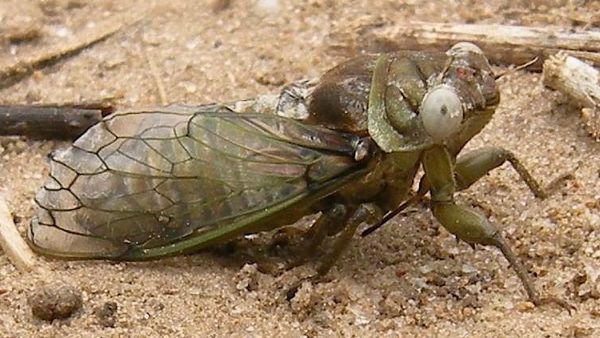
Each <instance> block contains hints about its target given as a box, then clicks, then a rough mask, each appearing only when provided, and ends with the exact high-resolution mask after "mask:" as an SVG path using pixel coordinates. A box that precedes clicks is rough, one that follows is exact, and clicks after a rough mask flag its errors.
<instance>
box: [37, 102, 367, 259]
mask: <svg viewBox="0 0 600 338" xmlns="http://www.w3.org/2000/svg"><path fill="white" fill-rule="evenodd" d="M358 142H359V138H358V137H357V136H354V135H351V134H342V133H337V132H333V131H330V130H328V129H323V128H318V127H314V126H309V125H305V124H302V123H300V122H297V121H294V120H291V119H286V118H282V117H278V116H275V115H263V114H238V113H234V112H231V111H229V110H228V109H226V108H223V107H220V106H205V107H200V108H198V109H197V111H196V112H195V113H189V111H185V110H181V111H179V110H177V109H172V110H165V111H139V112H129V113H122V114H117V115H114V116H110V117H108V118H106V119H105V120H103V121H102V122H100V123H99V124H97V125H95V126H94V127H92V128H91V129H90V130H89V131H88V132H87V133H86V134H84V135H83V136H82V137H81V138H80V139H79V140H77V141H76V142H75V143H74V144H73V145H72V146H71V147H70V148H68V149H67V150H65V151H63V152H62V153H60V154H58V155H57V156H55V157H54V158H53V159H52V162H51V173H50V180H49V181H48V182H47V183H46V185H45V186H44V187H43V188H42V189H41V191H40V192H39V193H38V194H37V196H36V203H37V204H38V206H39V211H38V215H37V217H36V218H35V219H34V220H33V221H32V224H31V225H30V229H29V232H28V235H29V240H30V242H31V243H32V245H33V247H34V248H35V249H37V250H38V251H40V252H43V253H47V254H51V255H57V256H66V257H81V258H102V257H105V258H117V259H118V258H122V257H127V258H130V259H144V258H146V257H144V256H145V255H146V253H149V252H154V254H153V255H154V256H160V255H162V254H163V253H164V254H172V253H176V251H185V250H186V249H189V248H190V247H191V246H194V247H198V246H203V245H204V244H206V243H208V242H207V241H208V239H209V238H210V239H211V240H215V239H219V238H224V239H227V238H228V237H231V236H232V235H234V234H242V233H244V232H245V231H246V229H247V228H248V226H249V225H250V224H251V223H255V222H259V221H260V220H261V219H262V218H264V217H266V216H269V215H271V214H272V213H273V212H275V211H277V210H281V209H282V208H285V207H287V206H290V205H292V204H294V203H299V202H301V201H303V200H305V199H307V198H311V197H312V198H314V197H315V196H320V195H322V194H324V193H325V192H326V191H328V193H331V192H333V191H331V189H327V187H331V186H334V185H335V184H336V182H339V181H340V180H344V179H346V178H347V177H350V176H352V173H356V172H358V171H360V170H361V168H362V166H361V165H360V164H359V163H358V162H357V161H355V160H354V151H355V149H354V148H355V146H356V144H358ZM179 243H184V244H182V245H179ZM164 248H166V249H164ZM152 250H154V251H152ZM161 250H163V251H161ZM131 252H136V253H135V255H131V254H130V253H131Z"/></svg>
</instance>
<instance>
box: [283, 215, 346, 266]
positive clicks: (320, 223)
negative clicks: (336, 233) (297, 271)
mask: <svg viewBox="0 0 600 338" xmlns="http://www.w3.org/2000/svg"><path fill="white" fill-rule="evenodd" d="M347 218H348V209H347V208H346V206H345V205H343V204H340V203H336V204H334V205H333V206H331V207H330V208H328V209H327V210H325V211H323V213H322V214H321V216H320V217H319V218H318V219H317V220H316V221H315V223H314V224H313V225H312V226H311V227H310V228H309V229H308V231H307V232H306V234H305V236H304V237H305V238H307V241H306V245H305V246H304V247H303V248H302V249H301V252H300V253H299V254H298V256H297V258H296V259H295V260H294V261H293V262H291V264H290V265H289V267H290V268H291V267H296V266H299V265H302V264H304V263H306V262H307V261H308V260H309V259H310V258H311V257H312V256H313V255H314V254H315V253H316V252H317V249H318V247H319V246H320V245H321V243H323V241H324V240H325V238H327V236H328V235H330V234H331V232H332V229H339V228H340V227H341V226H343V225H344V223H345V222H346V219H347Z"/></svg>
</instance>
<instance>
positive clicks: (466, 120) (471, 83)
mask: <svg viewBox="0 0 600 338" xmlns="http://www.w3.org/2000/svg"><path fill="white" fill-rule="evenodd" d="M446 54H447V55H448V56H449V59H448V62H447V64H446V65H445V67H444V69H443V70H442V72H441V73H440V74H439V75H438V76H437V78H435V79H434V80H433V83H432V86H431V87H430V89H429V90H428V91H427V93H426V94H425V96H424V97H423V100H422V102H421V105H420V112H419V115H420V117H421V120H422V121H423V127H424V128H425V131H426V132H427V133H428V134H429V135H430V136H431V138H432V140H433V141H434V142H436V143H446V142H447V141H448V140H454V139H455V138H457V137H458V138H460V137H461V133H462V134H464V133H465V129H471V128H473V121H475V120H476V121H477V128H478V129H477V131H476V132H478V131H479V130H481V128H483V126H484V125H485V124H486V123H487V122H488V121H489V119H490V118H491V115H492V114H493V112H494V110H495V108H496V106H497V105H498V102H499V100H500V96H499V93H498V89H497V87H496V83H495V78H494V74H493V72H492V69H491V67H490V65H489V63H488V60H487V58H486V57H485V55H484V54H483V51H482V50H481V49H480V48H479V47H477V46H476V45H474V44H472V43H468V42H460V43H457V44H456V45H454V46H453V47H452V48H450V49H449V50H448V51H447V52H446ZM476 132H475V133H476ZM467 134H469V138H470V137H472V136H473V135H474V134H473V131H470V130H469V132H468V133H467ZM465 141H466V140H465Z"/></svg>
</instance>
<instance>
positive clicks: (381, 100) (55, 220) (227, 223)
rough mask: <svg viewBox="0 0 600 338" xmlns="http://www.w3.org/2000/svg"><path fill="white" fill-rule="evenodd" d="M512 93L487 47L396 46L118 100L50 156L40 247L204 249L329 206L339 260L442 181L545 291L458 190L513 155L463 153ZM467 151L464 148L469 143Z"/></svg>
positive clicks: (116, 251) (67, 250)
mask: <svg viewBox="0 0 600 338" xmlns="http://www.w3.org/2000/svg"><path fill="white" fill-rule="evenodd" d="M498 102H499V93H498V89H497V87H496V84H495V78H494V74H493V73H492V70H491V68H490V65H489V63H488V61H487V59H486V57H485V56H484V55H483V53H482V51H481V50H480V49H479V48H478V47H477V46H475V45H473V44H470V43H459V44H456V45H455V46H453V47H452V48H451V49H449V50H448V51H447V52H445V53H426V52H408V51H406V52H397V53H391V54H385V55H381V56H365V57H361V58H357V59H354V60H351V61H348V62H346V63H343V64H341V65H339V66H337V67H335V68H333V69H332V70H330V71H329V72H327V73H326V74H325V75H324V76H323V77H322V78H321V79H320V80H319V81H318V82H316V83H314V84H307V85H306V86H305V87H302V86H299V87H296V88H292V87H290V88H287V89H286V90H284V91H283V93H282V94H281V95H280V96H278V97H276V99H273V100H269V99H265V100H250V101H240V102H237V103H233V104H229V105H227V104H225V105H205V106H198V107H185V106H173V107H166V108H160V109H152V110H139V111H131V112H124V113H120V114H115V115H111V116H108V117H107V118H105V119H104V120H103V121H102V122H100V123H98V124H97V125H95V126H93V127H92V128H90V129H89V130H88V131H87V132H86V133H85V134H84V135H83V136H81V137H80V138H79V139H78V140H77V141H75V143H74V144H73V145H72V146H71V147H70V148H68V149H67V150H65V151H63V152H61V153H59V154H58V155H56V156H54V157H53V158H52V161H51V173H50V179H49V181H48V182H47V183H46V185H45V186H44V187H43V189H42V190H41V191H40V192H39V193H38V194H37V196H36V199H35V201H36V203H37V205H38V206H39V211H38V214H37V217H35V219H34V220H33V221H32V223H31V226H30V228H29V231H28V237H29V241H30V243H31V245H32V246H33V248H35V249H36V250H37V251H39V252H41V253H44V254H49V255H54V256H61V257H69V258H106V259H116V260H145V259H154V258H159V257H163V256H166V255H175V254H181V253H189V252H193V251H196V250H199V249H202V248H207V247H211V246H214V245H218V244H223V243H225V242H227V241H230V240H232V239H234V238H236V237H239V236H242V235H245V234H251V233H257V232H261V231H267V230H272V229H275V228H278V227H281V226H285V225H288V224H292V223H294V222H295V221H297V220H298V219H300V218H301V217H303V216H305V215H308V214H314V213H319V212H320V213H321V215H320V217H319V218H318V219H317V220H316V221H315V223H314V224H313V225H312V228H311V229H310V233H311V239H310V241H311V245H312V246H313V247H316V246H318V245H320V244H321V243H322V242H323V239H324V238H325V237H327V236H332V235H336V236H337V238H336V239H335V242H334V247H333V250H331V254H330V256H328V257H327V258H325V260H324V262H323V264H322V265H321V267H320V269H319V272H320V273H326V272H327V270H328V269H329V268H330V267H331V265H332V264H333V262H334V260H335V258H336V257H337V256H338V255H339V254H340V252H341V251H342V249H343V247H344V245H345V244H346V243H347V242H348V240H349V239H350V238H351V237H352V236H353V234H354V233H355V231H356V229H357V228H358V226H359V225H361V224H363V223H367V224H371V225H372V224H376V223H378V222H380V221H381V220H382V219H383V218H384V216H385V215H386V214H390V213H391V212H393V211H394V210H396V209H397V208H398V207H399V206H401V205H403V202H406V201H407V200H409V201H410V199H409V196H410V195H411V187H412V185H413V180H414V179H415V175H416V173H417V171H418V170H419V168H420V167H421V166H422V168H423V170H424V172H425V175H424V176H423V178H422V180H421V182H420V189H419V191H418V192H417V195H424V194H425V193H426V192H429V193H430V195H431V210H432V212H433V214H434V215H435V217H436V219H437V220H438V221H439V222H440V223H441V224H442V225H443V226H444V227H445V228H446V229H448V231H450V232H451V233H453V234H455V235H456V236H457V237H458V238H459V239H462V240H464V241H465V242H467V243H470V244H482V245H494V246H496V247H498V248H499V249H500V250H502V252H503V254H504V255H505V257H506V258H507V259H508V260H509V261H510V263H511V264H512V266H513V267H514V268H515V271H516V272H517V273H518V275H519V277H520V278H521V279H522V281H523V283H524V285H525V288H526V290H527V293H528V295H529V297H530V299H531V300H532V301H533V302H534V303H536V304H537V303H539V302H540V299H539V298H538V296H537V294H536V293H535V291H534V288H533V284H532V283H531V282H530V280H529V278H528V277H527V273H526V270H525V269H524V268H523V266H522V265H521V264H520V263H519V261H518V260H517V258H516V257H515V255H514V254H513V253H512V251H511V250H510V248H509V246H508V245H507V244H506V242H505V240H504V239H503V237H502V235H501V233H500V232H499V231H498V230H497V229H496V228H495V227H494V226H492V225H491V224H490V223H488V222H487V220H486V219H485V218H484V217H483V216H482V215H480V214H479V213H477V212H475V211H473V210H471V209H469V208H466V207H463V206H460V205H457V204H456V203H455V201H454V198H453V195H454V193H455V192H456V191H457V190H461V189H465V188H467V187H469V186H470V185H471V184H473V183H474V182H475V181H477V180H478V179H479V178H481V177H482V176H484V175H485V174H486V173H487V172H488V171H490V170H492V169H494V168H496V167H498V166H499V165H501V164H502V163H504V162H506V161H509V162H510V163H511V164H512V165H513V167H515V169H516V170H517V171H518V173H519V174H520V175H521V177H523V178H524V180H525V182H526V183H527V184H528V186H529V187H530V188H531V190H532V191H533V192H534V193H535V194H536V195H537V196H543V191H542V190H541V189H540V187H539V185H538V184H537V182H536V181H535V180H534V179H533V178H532V177H531V175H529V173H528V172H527V171H526V170H525V169H524V168H523V166H521V165H520V163H519V162H518V161H517V160H516V159H515V158H514V156H513V155H512V154H511V153H510V152H508V151H506V150H504V149H500V148H486V149H481V150H479V151H475V152H472V153H468V154H464V155H461V156H458V154H459V153H460V151H461V149H462V148H463V147H464V145H465V144H466V143H467V142H468V141H469V140H470V139H471V138H472V137H473V136H474V135H476V134H477V133H479V132H480V131H481V130H482V128H483V127H484V126H485V125H486V124H487V123H488V121H489V120H490V119H491V118H492V115H493V114H494V110H495V108H496V106H497V105H498ZM457 156H458V157H457Z"/></svg>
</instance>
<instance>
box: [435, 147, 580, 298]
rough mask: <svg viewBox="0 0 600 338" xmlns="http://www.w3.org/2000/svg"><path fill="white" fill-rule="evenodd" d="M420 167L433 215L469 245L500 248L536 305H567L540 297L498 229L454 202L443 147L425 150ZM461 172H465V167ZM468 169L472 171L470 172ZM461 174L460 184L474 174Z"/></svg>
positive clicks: (452, 175) (453, 183) (451, 177)
mask: <svg viewBox="0 0 600 338" xmlns="http://www.w3.org/2000/svg"><path fill="white" fill-rule="evenodd" d="M484 162H485V161H484ZM464 163H467V162H463V165H464ZM511 163H512V162H511ZM423 167H424V169H425V173H426V175H427V178H428V181H429V185H430V192H431V209H432V212H433V215H434V216H435V218H436V219H437V220H438V221H439V222H440V223H441V224H442V225H443V226H444V227H445V228H446V229H447V230H448V231H449V232H451V233H452V234H454V235H455V236H456V237H458V238H459V239H461V240H463V241H465V242H467V243H469V244H472V245H474V244H481V245H486V246H487V245H492V246H495V247H497V248H498V249H500V251H501V252H502V254H503V255H504V257H505V258H506V259H507V260H508V262H509V263H510V265H511V266H512V268H513V269H514V271H515V272H516V274H517V275H518V276H519V278H520V279H521V282H522V283H523V286H524V288H525V291H526V292H527V295H528V297H529V299H530V300H531V302H533V303H534V304H536V305H540V304H544V303H548V302H553V303H557V304H559V305H561V306H563V307H566V308H571V306H570V305H569V304H568V303H566V302H565V301H563V300H561V299H557V298H546V299H543V298H540V296H539V294H538V293H537V291H536V289H535V286H534V283H533V281H532V280H531V278H530V277H529V274H528V272H527V269H526V268H525V266H523V264H522V263H521V261H520V260H519V259H518V257H517V256H516V255H515V254H514V253H513V251H512V249H511V248H510V246H509V245H508V243H507V242H506V240H505V238H504V237H503V236H502V234H501V232H500V231H499V230H498V229H497V228H496V227H495V226H493V225H492V224H491V223H489V222H488V221H487V219H486V218H485V217H484V216H482V215H481V214H479V213H477V212H476V211H475V210H473V209H470V208H467V207H464V206H460V205H457V204H456V203H455V201H454V192H455V191H456V181H455V175H456V173H455V171H454V165H453V164H452V159H451V157H450V154H449V153H448V151H447V150H446V148H444V147H443V146H436V147H433V148H431V149H429V150H427V151H426V152H425V153H424V155H423ZM465 167H466V166H465ZM463 168H464V167H463ZM465 171H467V172H469V171H468V170H465ZM470 172H471V173H473V171H470ZM475 172H477V171H475ZM525 172H526V171H525ZM461 174H462V175H463V177H462V178H461V179H463V180H464V181H463V184H465V182H468V181H469V180H472V179H473V178H474V177H475V176H476V175H471V176H468V175H465V172H461ZM474 181H475V180H473V182H474ZM538 188H539V187H538ZM539 191H541V190H539Z"/></svg>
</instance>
